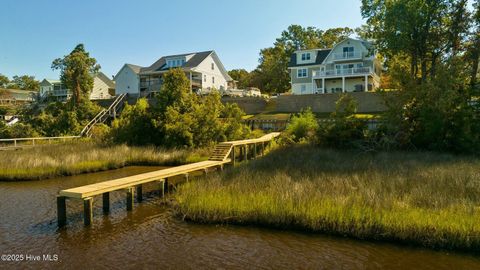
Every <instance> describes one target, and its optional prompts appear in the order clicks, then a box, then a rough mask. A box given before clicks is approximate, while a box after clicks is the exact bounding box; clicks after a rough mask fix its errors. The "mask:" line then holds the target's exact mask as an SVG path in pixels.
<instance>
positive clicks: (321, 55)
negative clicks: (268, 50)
mask: <svg viewBox="0 0 480 270" xmlns="http://www.w3.org/2000/svg"><path fill="white" fill-rule="evenodd" d="M330 51H332V50H331V49H325V50H318V51H317V57H316V58H315V63H309V64H297V54H296V53H293V54H292V55H291V56H290V63H288V67H302V66H311V65H320V64H322V63H323V60H325V58H327V56H328V54H329V53H330Z"/></svg>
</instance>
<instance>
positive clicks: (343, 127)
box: [317, 94, 366, 148]
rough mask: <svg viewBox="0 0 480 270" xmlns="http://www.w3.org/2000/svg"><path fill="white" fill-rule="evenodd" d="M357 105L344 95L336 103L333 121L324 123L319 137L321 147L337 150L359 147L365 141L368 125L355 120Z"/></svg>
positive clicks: (319, 129) (318, 133)
mask: <svg viewBox="0 0 480 270" xmlns="http://www.w3.org/2000/svg"><path fill="white" fill-rule="evenodd" d="M356 112H357V103H356V101H355V99H354V98H353V97H352V96H350V95H348V94H342V95H341V96H340V97H339V99H338V100H337V102H336V106H335V111H334V112H333V113H332V114H331V120H330V121H326V122H322V123H321V124H320V126H319V128H318V132H317V137H318V143H319V144H320V145H324V146H328V147H336V148H352V147H357V146H358V145H359V144H360V143H361V142H362V141H363V140H364V139H365V136H364V134H365V131H366V124H365V121H364V120H361V119H357V118H355V113H356Z"/></svg>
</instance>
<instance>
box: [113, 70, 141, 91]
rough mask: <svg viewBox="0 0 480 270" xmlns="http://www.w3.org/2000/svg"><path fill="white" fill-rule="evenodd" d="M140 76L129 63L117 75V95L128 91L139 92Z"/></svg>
mask: <svg viewBox="0 0 480 270" xmlns="http://www.w3.org/2000/svg"><path fill="white" fill-rule="evenodd" d="M139 85H140V82H139V78H138V75H137V74H136V73H135V72H134V71H133V70H132V69H131V68H130V67H128V66H127V65H124V66H123V67H122V69H121V70H120V71H119V72H118V74H117V76H115V95H118V94H123V93H128V94H139V93H140V89H139Z"/></svg>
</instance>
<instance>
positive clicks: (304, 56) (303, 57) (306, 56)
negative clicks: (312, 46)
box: [302, 53, 310, 61]
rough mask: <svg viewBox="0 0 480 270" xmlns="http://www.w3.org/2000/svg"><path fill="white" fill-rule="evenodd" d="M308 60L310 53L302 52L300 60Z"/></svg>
mask: <svg viewBox="0 0 480 270" xmlns="http://www.w3.org/2000/svg"><path fill="white" fill-rule="evenodd" d="M305 60H310V53H302V61H305Z"/></svg>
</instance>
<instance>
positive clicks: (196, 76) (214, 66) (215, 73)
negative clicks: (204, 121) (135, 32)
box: [115, 51, 232, 96]
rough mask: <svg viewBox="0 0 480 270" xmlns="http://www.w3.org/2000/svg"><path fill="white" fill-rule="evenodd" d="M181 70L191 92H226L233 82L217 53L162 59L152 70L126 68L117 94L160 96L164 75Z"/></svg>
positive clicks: (119, 75)
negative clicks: (156, 94)
mask: <svg viewBox="0 0 480 270" xmlns="http://www.w3.org/2000/svg"><path fill="white" fill-rule="evenodd" d="M172 68H180V69H182V70H183V71H184V72H185V75H186V76H187V78H188V79H189V80H190V90H191V91H194V92H198V91H199V90H210V89H214V88H215V89H218V90H224V89H227V87H228V83H229V82H230V81H232V78H231V77H230V76H229V75H228V73H227V71H226V69H225V67H224V66H223V64H222V62H221V61H220V59H219V58H218V56H217V54H216V53H215V51H205V52H195V53H186V54H178V55H169V56H163V57H161V58H160V59H158V60H157V61H156V62H155V63H153V64H152V65H150V66H149V67H141V66H137V65H132V64H125V65H123V67H122V68H121V69H120V71H118V73H117V75H115V83H116V87H115V93H116V94H122V93H129V94H132V95H137V96H148V95H149V94H151V93H155V92H159V91H160V89H161V86H162V82H163V79H162V77H163V74H165V72H167V71H168V70H170V69H172Z"/></svg>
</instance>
